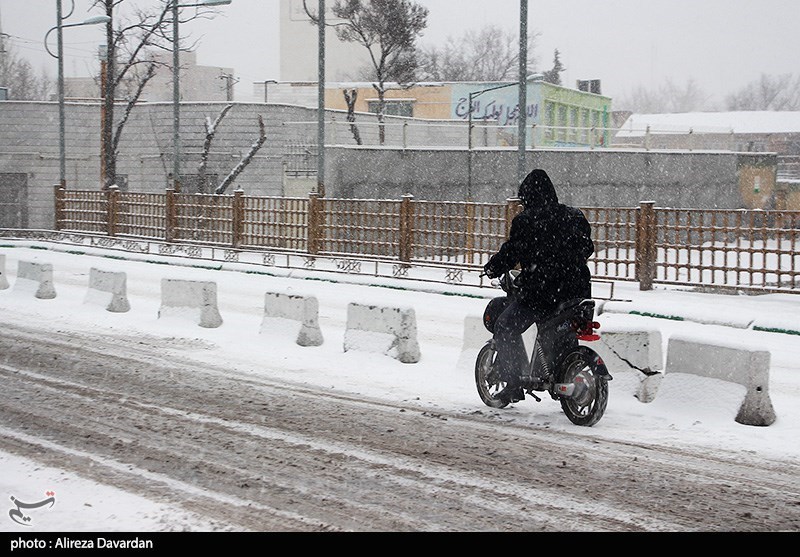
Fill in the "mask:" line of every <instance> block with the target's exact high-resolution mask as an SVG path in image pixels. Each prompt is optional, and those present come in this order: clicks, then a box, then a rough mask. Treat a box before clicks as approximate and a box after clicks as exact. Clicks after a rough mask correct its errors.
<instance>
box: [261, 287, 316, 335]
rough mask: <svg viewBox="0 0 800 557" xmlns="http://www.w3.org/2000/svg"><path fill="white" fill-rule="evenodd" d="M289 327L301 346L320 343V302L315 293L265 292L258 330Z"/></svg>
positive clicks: (272, 331)
mask: <svg viewBox="0 0 800 557" xmlns="http://www.w3.org/2000/svg"><path fill="white" fill-rule="evenodd" d="M286 331H288V332H289V333H290V334H291V336H292V337H293V338H294V342H296V343H297V344H299V345H300V346H321V345H322V343H323V338H322V331H321V330H320V328H319V302H318V301H317V298H316V297H314V296H301V295H293V294H281V293H278V292H267V293H266V295H265V296H264V317H263V319H262V321H261V331H260V332H261V334H267V333H283V334H285V333H286Z"/></svg>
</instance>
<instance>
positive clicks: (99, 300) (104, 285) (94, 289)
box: [84, 267, 131, 313]
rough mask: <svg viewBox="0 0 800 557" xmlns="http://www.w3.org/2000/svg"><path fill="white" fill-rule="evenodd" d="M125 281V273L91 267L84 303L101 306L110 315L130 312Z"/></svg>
mask: <svg viewBox="0 0 800 557" xmlns="http://www.w3.org/2000/svg"><path fill="white" fill-rule="evenodd" d="M127 280H128V279H127V276H126V275H125V273H115V272H111V271H103V270H101V269H96V268H94V267H92V268H91V269H90V270H89V289H88V291H87V292H86V297H85V298H84V303H86V304H98V305H101V306H103V307H105V308H106V311H110V312H112V313H125V312H127V311H130V309H131V305H130V303H129V302H128V287H127Z"/></svg>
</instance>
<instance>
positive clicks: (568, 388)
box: [555, 377, 586, 398]
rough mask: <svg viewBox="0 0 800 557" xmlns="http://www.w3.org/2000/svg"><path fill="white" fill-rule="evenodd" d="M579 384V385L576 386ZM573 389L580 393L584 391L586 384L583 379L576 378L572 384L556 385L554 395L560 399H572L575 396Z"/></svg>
mask: <svg viewBox="0 0 800 557" xmlns="http://www.w3.org/2000/svg"><path fill="white" fill-rule="evenodd" d="M578 383H580V385H578ZM575 389H581V392H582V391H583V390H585V389H586V384H585V383H584V381H583V377H576V378H575V381H573V382H572V383H556V386H555V391H556V394H557V395H559V396H562V397H567V398H569V397H572V396H573V395H574V394H575Z"/></svg>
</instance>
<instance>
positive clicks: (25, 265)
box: [14, 261, 56, 300]
mask: <svg viewBox="0 0 800 557" xmlns="http://www.w3.org/2000/svg"><path fill="white" fill-rule="evenodd" d="M14 291H15V292H33V293H34V296H35V297H36V298H39V299H42V300H51V299H53V298H55V297H56V289H55V286H54V285H53V265H52V264H50V263H35V262H33V261H20V262H19V266H18V270H17V280H16V282H15V283H14Z"/></svg>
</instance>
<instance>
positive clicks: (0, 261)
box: [0, 254, 8, 290]
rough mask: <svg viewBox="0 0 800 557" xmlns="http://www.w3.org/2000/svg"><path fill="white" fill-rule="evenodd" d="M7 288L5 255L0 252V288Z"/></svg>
mask: <svg viewBox="0 0 800 557" xmlns="http://www.w3.org/2000/svg"><path fill="white" fill-rule="evenodd" d="M6 288H8V278H7V277H6V256H5V255H3V254H0V290H5V289H6Z"/></svg>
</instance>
